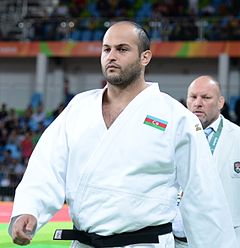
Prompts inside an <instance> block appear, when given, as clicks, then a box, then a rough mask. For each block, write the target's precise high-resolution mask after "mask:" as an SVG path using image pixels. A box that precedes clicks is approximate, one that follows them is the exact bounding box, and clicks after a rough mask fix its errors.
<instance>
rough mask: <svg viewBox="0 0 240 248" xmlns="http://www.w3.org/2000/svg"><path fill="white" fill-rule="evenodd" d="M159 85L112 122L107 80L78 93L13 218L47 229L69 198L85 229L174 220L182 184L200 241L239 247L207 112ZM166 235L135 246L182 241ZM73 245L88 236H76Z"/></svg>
mask: <svg viewBox="0 0 240 248" xmlns="http://www.w3.org/2000/svg"><path fill="white" fill-rule="evenodd" d="M149 85H150V86H149V87H147V88H146V89H145V90H143V91H142V92H141V93H139V94H138V95H137V96H136V97H135V98H134V99H133V100H132V101H131V102H130V103H129V104H128V106H127V107H126V108H125V109H124V110H123V111H122V113H121V114H120V115H119V116H118V118H117V119H116V120H115V121H114V123H113V124H112V125H111V127H110V128H109V129H107V128H106V125H105V122H104V119H103V116H102V97H103V92H104V90H106V88H105V89H98V90H91V91H88V92H84V93H80V94H78V95H77V96H75V97H74V98H73V99H72V101H71V102H70V103H69V104H68V106H67V107H66V108H65V109H64V111H63V112H62V113H61V114H60V115H59V116H58V117H57V119H56V120H55V121H54V122H53V123H52V124H51V125H50V126H49V127H48V128H47V129H46V130H45V132H44V133H43V135H42V136H41V138H40V140H39V142H38V144H37V146H36V148H35V149H34V151H33V153H32V156H31V158H30V160H29V164H28V167H27V170H26V173H25V175H24V177H23V180H22V182H21V183H20V184H19V186H18V187H17V190H16V195H15V201H14V207H13V212H12V217H14V216H18V215H21V214H24V213H28V214H32V215H34V216H35V217H36V218H37V220H38V225H37V230H38V229H39V228H41V227H42V226H43V225H44V224H46V223H47V222H48V221H49V220H50V219H51V217H52V216H53V215H54V214H55V213H56V212H57V211H58V210H59V209H61V207H62V205H63V203H64V200H65V199H66V201H67V203H68V205H69V209H70V216H71V218H72V221H73V223H74V225H75V227H76V228H77V229H79V230H84V231H86V232H94V233H97V234H99V235H103V236H106V235H111V234H116V233H123V232H131V231H135V230H138V229H141V228H144V227H146V226H154V225H160V224H164V223H168V222H171V221H172V220H173V219H174V217H175V215H176V198H177V192H178V189H179V185H180V186H181V187H182V189H183V191H184V200H183V201H182V208H183V211H182V213H183V218H184V221H185V223H186V226H187V228H186V232H187V233H188V237H189V243H190V245H191V247H194V248H223V247H224V248H236V246H235V244H236V243H235V242H236V240H235V239H234V231H233V229H231V227H232V223H231V218H229V216H230V212H229V209H228V207H227V204H226V200H225V196H224V192H223V189H222V186H221V183H220V179H219V177H218V175H217V173H216V170H215V166H213V161H212V155H211V153H210V151H209V148H208V144H207V141H206V138H205V136H204V133H203V130H202V128H201V124H200V122H199V120H198V118H197V117H196V116H195V115H194V114H192V113H191V112H190V111H188V110H187V109H186V108H185V107H184V106H183V105H182V104H180V103H179V102H178V101H176V100H174V99H173V98H172V97H170V96H169V95H167V94H165V93H162V92H161V91H160V90H159V87H158V84H157V83H152V84H151V83H149ZM206 185H207V189H206ZM216 192H218V194H217V195H216ZM220 203H221V204H220ZM209 209H211V211H209ZM11 225H12V224H10V230H11ZM226 239H227V240H228V244H227V245H226V244H225V243H224V242H223V240H226ZM159 240H160V242H159V244H154V245H151V244H149V245H146V244H145V245H132V246H129V247H139V246H141V247H159V248H161V247H167V248H173V247H174V244H173V237H172V234H171V233H170V234H167V235H166V236H165V235H163V237H161V236H159ZM58 242H60V241H58ZM72 247H74V248H76V247H78V248H79V247H86V245H83V244H80V243H79V242H77V241H75V242H73V245H72Z"/></svg>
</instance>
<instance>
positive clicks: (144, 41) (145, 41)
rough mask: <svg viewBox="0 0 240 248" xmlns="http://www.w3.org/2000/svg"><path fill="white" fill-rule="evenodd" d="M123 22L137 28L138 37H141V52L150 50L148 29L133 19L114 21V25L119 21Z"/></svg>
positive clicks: (139, 46) (139, 48) (139, 47)
mask: <svg viewBox="0 0 240 248" xmlns="http://www.w3.org/2000/svg"><path fill="white" fill-rule="evenodd" d="M121 22H122V23H124V22H125V23H129V24H131V25H133V26H134V27H135V28H136V30H137V35H138V39H139V44H138V50H139V53H140V54H141V53H142V52H144V51H146V50H150V38H149V35H148V33H147V31H146V30H145V29H144V28H143V27H142V26H141V25H140V24H138V23H136V22H134V21H131V20H122V21H118V22H115V23H113V25H114V24H117V23H121Z"/></svg>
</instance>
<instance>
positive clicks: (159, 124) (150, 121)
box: [143, 115, 168, 131]
mask: <svg viewBox="0 0 240 248" xmlns="http://www.w3.org/2000/svg"><path fill="white" fill-rule="evenodd" d="M143 123H144V124H146V125H149V126H151V127H154V128H157V129H160V130H162V131H164V130H165V129H166V127H167V124H168V122H167V121H164V120H161V119H158V118H156V117H154V116H151V115H147V116H146V118H145V120H144V122H143Z"/></svg>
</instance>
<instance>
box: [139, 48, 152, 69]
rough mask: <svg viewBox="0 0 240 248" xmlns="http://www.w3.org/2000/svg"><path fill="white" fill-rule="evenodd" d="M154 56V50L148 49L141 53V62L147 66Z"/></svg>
mask: <svg viewBox="0 0 240 248" xmlns="http://www.w3.org/2000/svg"><path fill="white" fill-rule="evenodd" d="M151 58H152V52H151V51H150V50H146V51H144V52H142V54H141V63H142V65H144V66H146V65H148V63H149V62H150V60H151Z"/></svg>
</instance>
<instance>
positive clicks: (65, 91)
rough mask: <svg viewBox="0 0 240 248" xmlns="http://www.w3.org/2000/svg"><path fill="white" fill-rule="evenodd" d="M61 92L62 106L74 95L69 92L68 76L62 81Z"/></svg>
mask: <svg viewBox="0 0 240 248" xmlns="http://www.w3.org/2000/svg"><path fill="white" fill-rule="evenodd" d="M63 94H64V106H67V105H68V103H69V102H70V101H71V100H72V98H73V97H74V94H73V93H71V91H70V82H69V79H68V78H65V79H64V82H63Z"/></svg>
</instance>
